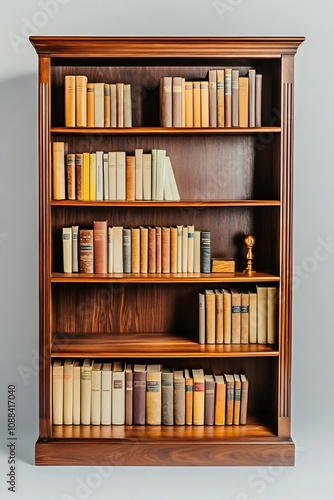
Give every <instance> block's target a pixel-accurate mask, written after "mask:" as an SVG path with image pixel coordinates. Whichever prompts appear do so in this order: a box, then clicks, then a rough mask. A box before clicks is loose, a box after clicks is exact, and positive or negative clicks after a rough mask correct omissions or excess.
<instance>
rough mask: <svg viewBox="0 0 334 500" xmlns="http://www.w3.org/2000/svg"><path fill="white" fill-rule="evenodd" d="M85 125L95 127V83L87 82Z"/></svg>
mask: <svg viewBox="0 0 334 500" xmlns="http://www.w3.org/2000/svg"><path fill="white" fill-rule="evenodd" d="M87 127H95V83H87Z"/></svg>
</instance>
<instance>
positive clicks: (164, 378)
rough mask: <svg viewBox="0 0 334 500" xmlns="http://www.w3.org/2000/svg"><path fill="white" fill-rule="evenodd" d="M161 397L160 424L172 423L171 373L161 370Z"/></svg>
mask: <svg viewBox="0 0 334 500" xmlns="http://www.w3.org/2000/svg"><path fill="white" fill-rule="evenodd" d="M161 386H162V387H161V393H162V394H161V397H162V425H173V424H174V418H173V410H174V401H173V390H174V387H173V373H172V372H162V375H161Z"/></svg>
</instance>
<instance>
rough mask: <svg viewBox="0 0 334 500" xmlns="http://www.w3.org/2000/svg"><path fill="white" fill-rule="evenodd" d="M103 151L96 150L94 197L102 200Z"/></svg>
mask: <svg viewBox="0 0 334 500" xmlns="http://www.w3.org/2000/svg"><path fill="white" fill-rule="evenodd" d="M103 177H104V176H103V151H96V199H97V201H102V200H103V191H104V189H103Z"/></svg>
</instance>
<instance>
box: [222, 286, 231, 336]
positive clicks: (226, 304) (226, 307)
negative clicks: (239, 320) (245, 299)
mask: <svg viewBox="0 0 334 500" xmlns="http://www.w3.org/2000/svg"><path fill="white" fill-rule="evenodd" d="M231 311H232V305H231V292H230V291H229V290H223V316H224V317H223V322H224V344H230V343H231V340H232V338H231V337H232V329H231V327H232V325H231Z"/></svg>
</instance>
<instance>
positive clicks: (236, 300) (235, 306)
mask: <svg viewBox="0 0 334 500" xmlns="http://www.w3.org/2000/svg"><path fill="white" fill-rule="evenodd" d="M231 299H232V300H231V305H232V309H231V328H232V339H231V341H232V344H240V336H241V294H240V292H238V291H237V290H231Z"/></svg>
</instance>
